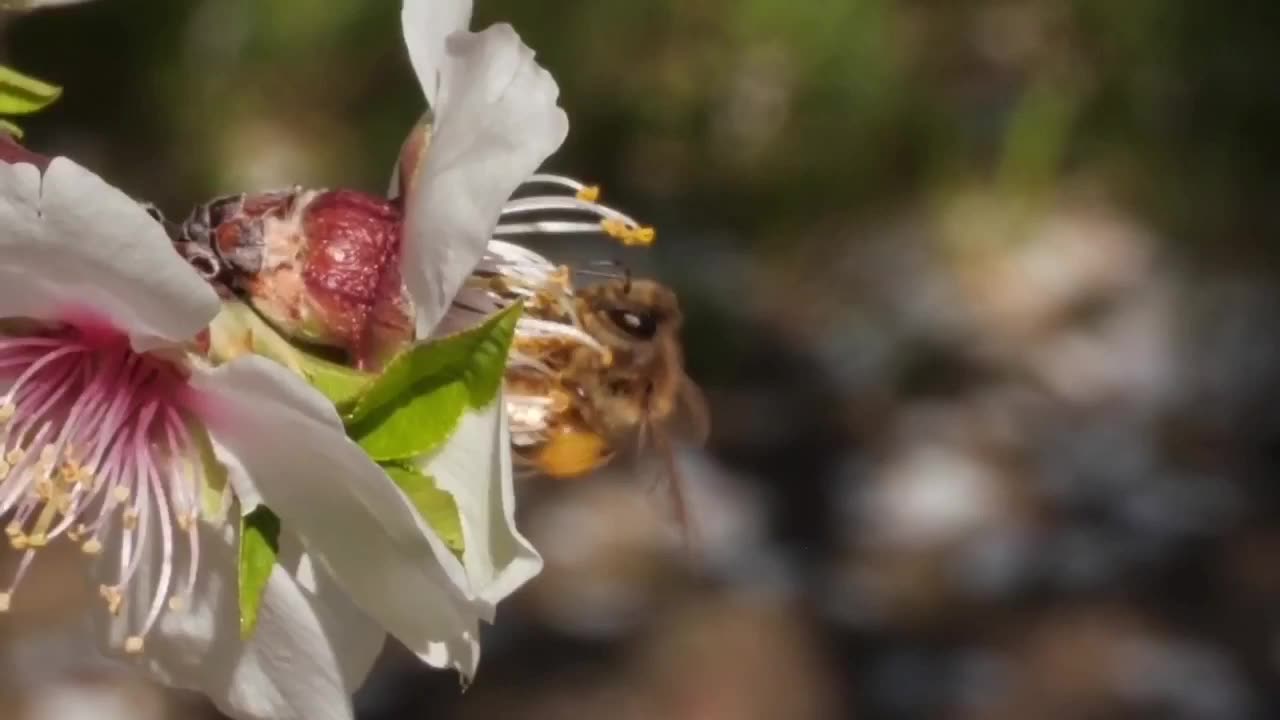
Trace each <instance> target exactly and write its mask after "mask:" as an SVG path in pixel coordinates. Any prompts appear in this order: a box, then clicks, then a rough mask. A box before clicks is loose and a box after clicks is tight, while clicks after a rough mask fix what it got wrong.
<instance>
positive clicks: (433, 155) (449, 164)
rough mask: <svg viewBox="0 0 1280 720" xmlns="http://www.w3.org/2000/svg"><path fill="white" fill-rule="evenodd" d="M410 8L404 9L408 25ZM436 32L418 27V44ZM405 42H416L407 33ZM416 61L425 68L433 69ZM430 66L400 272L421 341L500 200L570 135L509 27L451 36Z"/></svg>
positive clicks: (477, 249) (473, 258) (469, 265)
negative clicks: (428, 107)
mask: <svg viewBox="0 0 1280 720" xmlns="http://www.w3.org/2000/svg"><path fill="white" fill-rule="evenodd" d="M416 5H418V3H409V4H407V5H406V13H405V14H406V18H405V19H406V22H409V21H410V20H414V18H411V17H410V15H411V13H410V12H409V10H410V9H412V8H413V7H414V6H416ZM414 21H415V22H416V21H417V20H414ZM438 35H439V33H436V32H430V31H424V32H423V33H422V37H423V39H422V40H421V42H424V43H425V42H428V41H431V40H434V39H435V38H436V37H437V36H438ZM406 37H407V38H409V39H410V40H411V41H415V40H414V38H416V37H417V36H415V35H413V33H412V32H411V31H410V30H409V29H406ZM410 52H411V54H414V53H417V55H418V56H419V57H431V58H436V57H437V55H436V54H435V53H436V51H435V50H426V49H414V48H411V50H410ZM432 62H434V61H432ZM421 63H422V67H427V68H428V70H420V72H428V71H429V69H430V68H429V66H430V63H428V61H426V60H422V61H421ZM418 65H419V61H418V60H415V67H417V66H418ZM434 67H435V68H436V69H435V71H434V75H427V76H424V75H421V74H420V75H419V80H420V81H421V82H422V84H423V87H424V91H425V92H428V94H429V96H430V95H431V94H432V93H434V97H435V102H434V105H433V107H432V110H433V113H434V126H433V133H434V134H433V136H432V140H431V146H430V148H428V150H427V153H426V160H425V161H423V162H422V164H421V166H420V167H419V169H418V175H417V177H414V178H412V179H411V180H410V182H409V186H410V187H409V189H408V192H407V196H406V198H405V203H406V205H405V230H404V261H403V262H404V271H403V274H404V279H405V285H406V286H407V287H408V289H409V293H410V295H411V296H412V297H413V301H414V303H415V305H416V311H417V323H418V335H419V337H427V336H428V335H429V334H430V332H431V329H432V328H434V327H435V325H436V323H438V322H439V321H440V319H441V317H443V315H444V313H445V311H446V310H447V309H448V307H449V303H450V301H451V300H452V299H453V297H454V295H455V294H456V293H457V292H458V288H460V287H461V286H462V283H463V281H464V279H465V278H466V277H467V275H469V274H470V273H471V271H472V270H473V269H475V267H476V264H477V263H478V262H479V260H480V258H481V257H482V256H483V254H484V250H485V246H486V245H487V244H488V242H489V239H490V236H491V234H492V232H493V229H494V227H495V226H496V225H497V222H498V215H499V212H500V211H501V209H502V206H503V204H504V203H505V202H506V201H507V200H508V198H510V197H511V194H512V193H514V192H515V190H516V188H517V187H518V186H519V185H520V183H521V182H523V181H524V180H525V179H526V178H528V177H529V175H531V174H532V173H533V171H534V170H536V169H537V168H538V166H539V165H541V164H542V162H543V161H544V160H546V159H547V157H548V156H549V155H551V153H553V152H555V151H556V149H557V148H558V147H560V143H562V142H564V138H565V135H566V134H567V133H568V131H569V121H568V119H567V118H566V117H565V114H564V111H563V110H561V109H560V108H559V107H558V106H557V105H556V98H557V96H558V95H559V92H560V91H559V88H557V87H556V83H555V80H553V79H552V78H551V75H550V74H549V73H548V72H547V71H546V70H544V69H542V68H541V67H539V66H538V64H537V63H536V62H534V59H533V51H532V50H530V49H529V48H528V46H526V45H525V44H524V43H523V42H521V41H520V37H519V36H518V35H516V33H515V31H514V30H512V29H511V27H510V26H509V25H494V26H492V27H489V28H487V29H486V30H484V31H483V32H480V33H470V32H455V33H453V34H451V35H449V36H448V37H447V38H445V40H444V45H443V50H442V51H440V57H439V58H438V63H436V64H435V66H434ZM432 87H435V88H436V89H435V90H432V89H431V88H432Z"/></svg>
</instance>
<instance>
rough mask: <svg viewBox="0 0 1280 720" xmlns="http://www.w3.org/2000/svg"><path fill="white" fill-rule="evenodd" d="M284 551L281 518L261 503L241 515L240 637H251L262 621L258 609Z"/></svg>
mask: <svg viewBox="0 0 1280 720" xmlns="http://www.w3.org/2000/svg"><path fill="white" fill-rule="evenodd" d="M279 554H280V518H278V517H276V514H275V513H273V512H271V511H270V510H269V509H267V506H265V505H259V506H258V507H256V508H254V509H253V511H252V512H250V513H249V514H248V515H245V516H243V517H241V518H240V573H239V578H240V581H239V587H240V638H241V639H242V640H247V639H249V637H250V636H251V635H253V630H254V628H255V627H257V625H258V609H259V608H260V607H261V606H262V594H263V592H265V591H266V589H267V580H268V579H270V577H271V569H272V568H274V567H275V564H276V557H277V556H278V555H279Z"/></svg>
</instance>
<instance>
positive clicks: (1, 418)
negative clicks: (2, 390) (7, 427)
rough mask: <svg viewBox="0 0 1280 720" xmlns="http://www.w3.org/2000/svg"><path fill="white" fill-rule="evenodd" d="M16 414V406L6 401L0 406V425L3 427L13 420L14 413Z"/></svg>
mask: <svg viewBox="0 0 1280 720" xmlns="http://www.w3.org/2000/svg"><path fill="white" fill-rule="evenodd" d="M16 412H18V406H16V405H14V404H13V402H12V401H10V400H6V401H5V402H4V404H3V405H0V425H3V424H5V423H7V422H9V421H10V420H12V419H13V416H14V413H16Z"/></svg>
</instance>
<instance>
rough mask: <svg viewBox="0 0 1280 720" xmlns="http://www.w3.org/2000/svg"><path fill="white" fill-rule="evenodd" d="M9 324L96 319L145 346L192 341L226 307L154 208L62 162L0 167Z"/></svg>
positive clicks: (1, 280)
mask: <svg viewBox="0 0 1280 720" xmlns="http://www.w3.org/2000/svg"><path fill="white" fill-rule="evenodd" d="M0 228H4V232H3V233H2V234H0V318H4V317H29V318H35V319H42V320H64V319H68V316H71V317H76V316H77V315H79V316H81V317H83V316H85V315H92V316H96V317H99V318H101V319H104V320H106V321H108V322H110V323H111V325H112V326H114V327H116V328H119V329H121V330H124V331H126V332H128V333H129V334H130V336H131V337H132V338H133V340H134V345H135V347H137V348H138V349H140V350H141V349H149V348H150V347H153V346H154V345H155V344H156V342H157V341H171V342H174V341H183V340H187V339H189V338H191V337H192V336H194V335H195V334H196V333H197V332H199V331H200V330H201V329H202V328H204V327H205V326H206V325H207V324H208V323H209V321H210V320H211V319H212V318H213V316H214V315H215V314H216V313H217V310H218V296H217V294H216V293H215V292H214V291H213V289H212V288H210V287H209V285H208V284H207V283H205V282H204V281H203V280H202V279H201V278H200V276H199V275H197V274H196V272H195V270H193V269H192V268H191V267H190V266H189V265H188V264H187V263H186V262H185V261H184V260H183V259H182V258H181V257H180V256H179V255H178V253H177V252H176V251H175V250H174V249H173V246H172V244H171V243H170V241H169V238H168V236H167V235H166V234H165V231H164V228H162V227H161V226H160V225H159V224H158V223H157V222H156V221H155V220H154V219H153V218H152V217H151V216H150V215H148V214H147V212H146V211H145V210H143V209H142V207H141V206H139V205H138V204H137V203H136V202H134V201H133V200H132V199H130V198H129V197H128V196H127V195H125V194H124V193H122V192H120V191H119V190H117V189H116V188H114V187H112V186H111V185H109V184H107V182H106V181H104V180H103V179H102V178H100V177H98V176H97V175H94V174H93V173H92V172H89V171H88V170H86V169H84V168H83V167H80V166H79V165H77V164H75V163H74V162H72V161H70V160H68V159H66V158H62V157H59V158H54V159H53V161H52V162H50V163H49V168H48V169H47V170H46V171H45V173H44V176H43V178H42V177H41V175H40V172H39V171H38V170H37V169H36V168H35V166H33V165H28V164H25V163H22V164H15V165H10V164H7V163H0Z"/></svg>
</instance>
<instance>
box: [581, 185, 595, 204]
mask: <svg viewBox="0 0 1280 720" xmlns="http://www.w3.org/2000/svg"><path fill="white" fill-rule="evenodd" d="M578 199H579V200H582V201H583V202H589V203H593V202H597V201H598V200H600V186H599V185H588V186H586V187H584V188H582V189H581V190H579V191H578Z"/></svg>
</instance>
